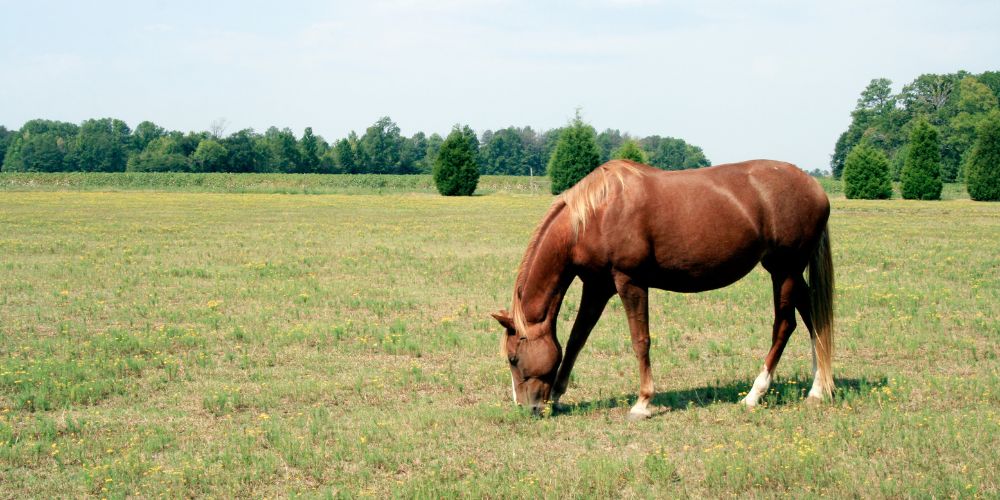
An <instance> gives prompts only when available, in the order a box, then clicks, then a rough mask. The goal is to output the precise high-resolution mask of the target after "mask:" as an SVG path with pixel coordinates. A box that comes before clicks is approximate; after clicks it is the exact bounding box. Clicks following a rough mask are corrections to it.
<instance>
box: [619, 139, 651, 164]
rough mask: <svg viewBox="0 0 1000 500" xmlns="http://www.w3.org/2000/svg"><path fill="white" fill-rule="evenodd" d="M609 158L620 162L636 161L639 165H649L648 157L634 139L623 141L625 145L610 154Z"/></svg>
mask: <svg viewBox="0 0 1000 500" xmlns="http://www.w3.org/2000/svg"><path fill="white" fill-rule="evenodd" d="M611 157H612V158H619V159H622V160H632V161H637V162H639V163H649V157H648V156H647V155H646V152H645V151H643V150H642V148H641V147H640V146H639V142H638V141H636V140H635V139H629V140H627V141H625V143H624V144H622V147H620V148H618V149H617V150H615V152H614V153H612V154H611Z"/></svg>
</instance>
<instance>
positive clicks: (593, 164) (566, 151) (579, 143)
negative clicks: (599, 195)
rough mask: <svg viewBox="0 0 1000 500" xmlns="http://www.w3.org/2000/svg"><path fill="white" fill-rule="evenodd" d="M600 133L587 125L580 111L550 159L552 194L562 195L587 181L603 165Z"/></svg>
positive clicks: (563, 134)
mask: <svg viewBox="0 0 1000 500" xmlns="http://www.w3.org/2000/svg"><path fill="white" fill-rule="evenodd" d="M596 136H597V133H596V132H595V131H594V127H591V126H590V125H587V124H586V123H584V122H583V119H582V118H581V117H580V111H579V110H577V112H576V117H575V118H573V121H571V122H570V124H569V126H568V127H566V128H565V129H563V132H562V134H560V135H559V141H558V142H557V143H556V147H555V151H553V152H552V157H551V158H550V159H549V176H550V177H551V178H552V194H559V193H561V192H563V191H565V190H567V189H569V188H571V187H573V185H574V184H576V183H577V182H580V179H583V178H584V177H586V176H587V174H589V173H590V172H591V171H593V170H594V169H595V168H597V166H598V165H600V163H601V151H600V150H599V149H598V148H597V142H596Z"/></svg>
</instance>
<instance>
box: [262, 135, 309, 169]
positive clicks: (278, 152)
mask: <svg viewBox="0 0 1000 500" xmlns="http://www.w3.org/2000/svg"><path fill="white" fill-rule="evenodd" d="M260 145H261V149H263V150H264V154H265V160H264V165H263V166H262V167H263V170H258V171H265V172H297V171H298V169H299V165H301V164H302V157H301V156H300V155H299V143H298V140H296V139H295V134H294V133H293V132H292V130H291V129H289V128H287V127H286V128H283V129H281V130H278V127H270V128H268V129H267V131H266V132H264V136H263V137H262V138H261V139H260Z"/></svg>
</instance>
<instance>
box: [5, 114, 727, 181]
mask: <svg viewBox="0 0 1000 500" xmlns="http://www.w3.org/2000/svg"><path fill="white" fill-rule="evenodd" d="M565 128H566V127H561V128H555V129H550V130H546V131H541V132H539V131H535V130H534V129H532V128H531V127H527V126H526V127H513V126H512V127H508V128H504V129H500V130H486V131H484V132H482V134H481V135H479V136H478V137H477V138H476V139H477V143H476V147H477V155H476V162H477V166H478V170H479V172H480V173H481V174H485V175H546V173H547V165H548V163H549V159H550V157H551V155H552V152H553V150H554V148H555V146H556V143H557V141H558V139H559V137H560V135H561V134H562V132H563V131H564V129H565ZM224 132H225V124H224V122H216V123H213V124H212V126H211V127H209V130H207V131H202V132H187V133H184V132H180V131H175V130H167V129H165V128H163V127H161V126H159V125H157V124H155V123H153V122H151V121H144V122H142V123H139V124H138V125H136V127H135V128H134V129H132V128H130V127H129V126H128V124H127V123H125V122H124V121H122V120H119V119H115V118H98V119H89V120H85V121H83V122H82V123H80V124H79V125H77V124H75V123H67V122H62V121H53V120H44V119H37V120H31V121H28V122H26V123H24V124H23V125H22V126H21V128H20V129H18V130H8V129H6V128H5V127H3V126H0V170H3V171H10V172H64V171H94V172H124V171H130V172H284V173H329V174H336V173H350V174H426V173H431V171H432V170H433V167H434V164H435V161H436V159H437V156H438V154H439V152H440V150H441V147H442V144H443V143H444V138H442V137H441V136H440V135H439V134H436V133H433V134H430V135H427V134H425V133H424V132H417V133H416V134H414V135H412V136H410V137H406V136H404V135H402V134H401V133H400V129H399V125H397V124H396V123H395V122H394V121H393V120H392V119H391V118H389V117H382V118H379V119H378V120H377V121H376V122H375V123H374V124H372V125H371V126H370V127H368V128H367V129H366V130H365V131H364V133H362V134H360V135H359V134H357V133H356V132H353V131H352V132H351V133H350V134H349V135H348V136H347V137H344V138H341V139H338V140H335V141H332V142H328V141H326V140H325V139H324V138H323V137H322V136H320V135H317V134H316V133H314V131H313V129H312V128H311V127H307V128H306V129H305V130H304V131H303V133H302V134H301V136H296V134H295V133H294V132H293V131H292V130H291V129H289V128H281V129H279V128H277V127H270V128H268V129H267V130H266V131H264V133H258V132H256V131H254V130H253V129H243V130H239V131H237V132H234V133H231V134H229V135H224ZM595 140H596V144H597V147H598V150H599V154H600V160H601V161H607V160H608V159H610V158H611V157H612V154H613V153H614V152H615V151H616V150H618V149H620V148H621V147H622V146H623V145H624V144H630V145H631V147H638V148H639V149H640V150H641V152H642V154H643V155H644V158H645V159H647V163H649V164H651V165H653V166H656V167H659V168H663V169H667V170H676V169H684V168H697V167H703V166H707V165H709V161H708V158H706V156H705V154H704V152H703V151H702V149H701V148H699V147H697V146H694V145H691V144H688V143H687V142H685V141H684V140H683V139H677V138H673V137H661V136H658V135H652V136H648V137H642V138H638V137H633V136H631V135H629V134H628V133H623V132H621V131H619V130H615V129H607V130H605V131H603V132H600V133H599V134H595ZM632 143H634V144H632Z"/></svg>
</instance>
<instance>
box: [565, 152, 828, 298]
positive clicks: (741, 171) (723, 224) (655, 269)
mask: <svg viewBox="0 0 1000 500" xmlns="http://www.w3.org/2000/svg"><path fill="white" fill-rule="evenodd" d="M606 166H607V167H608V168H609V169H612V170H614V169H616V168H621V167H626V166H628V167H630V168H632V169H633V173H635V174H636V175H630V176H626V178H625V179H624V180H623V181H622V183H621V189H620V190H616V191H617V196H615V197H614V198H615V199H614V200H609V202H610V203H608V205H607V206H605V209H604V210H603V214H602V217H600V218H601V219H602V220H601V224H600V226H601V229H600V230H599V231H598V232H595V233H592V234H594V235H595V238H593V241H591V242H589V243H585V245H586V247H589V250H590V251H588V252H586V253H587V254H590V256H591V257H594V258H596V259H597V260H595V261H594V262H593V263H595V264H597V263H600V262H606V263H607V265H610V266H611V267H612V268H616V269H620V270H625V271H627V272H630V273H639V274H642V275H645V276H648V277H649V278H650V280H651V283H650V284H651V285H652V286H656V287H658V288H666V289H672V290H677V291H699V290H704V289H710V288H717V287H720V286H725V285H727V284H729V283H731V282H733V281H735V280H736V279H739V278H740V277H742V276H743V275H745V274H746V273H748V272H749V271H750V270H751V269H752V268H753V267H754V266H755V265H756V264H757V263H758V262H760V261H761V259H765V258H767V256H768V255H775V256H777V257H782V258H784V257H783V256H788V255H791V256H794V257H795V258H794V260H796V261H798V260H800V259H798V258H797V257H798V255H800V254H806V253H808V252H809V251H811V248H812V246H813V245H815V242H816V241H818V238H819V236H820V234H821V232H822V230H823V228H824V227H825V225H826V219H827V217H828V215H829V201H828V200H827V198H826V194H825V193H824V192H823V190H822V188H821V187H820V186H819V184H818V183H817V182H816V181H815V180H814V179H812V178H810V177H809V176H808V175H807V174H805V173H804V172H802V171H801V170H799V169H798V168H797V167H795V166H794V165H791V164H789V163H783V162H776V161H769V160H754V161H748V162H742V163H734V164H727V165H718V166H713V167H706V168H702V169H695V170H682V171H668V172H664V171H661V170H658V169H654V168H652V167H648V166H642V165H638V164H632V163H629V164H627V165H625V164H622V165H617V164H612V165H606ZM595 229H596V228H595ZM597 234H600V237H596V235H597ZM584 239H585V240H586V239H591V238H584ZM600 255H605V256H606V257H600Z"/></svg>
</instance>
